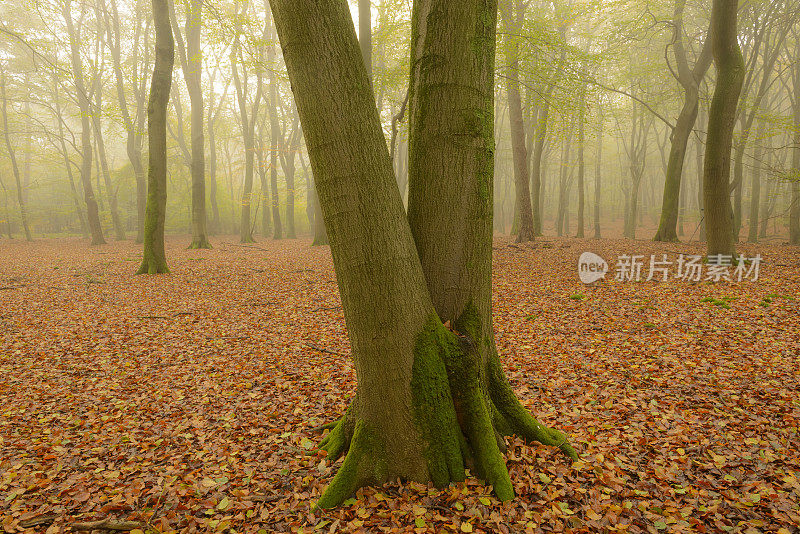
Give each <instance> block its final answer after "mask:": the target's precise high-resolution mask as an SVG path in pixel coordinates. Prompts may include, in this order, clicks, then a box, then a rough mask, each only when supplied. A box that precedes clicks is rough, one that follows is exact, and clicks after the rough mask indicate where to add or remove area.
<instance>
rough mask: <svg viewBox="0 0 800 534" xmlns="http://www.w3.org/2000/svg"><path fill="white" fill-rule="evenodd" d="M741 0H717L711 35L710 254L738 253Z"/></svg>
mask: <svg viewBox="0 0 800 534" xmlns="http://www.w3.org/2000/svg"><path fill="white" fill-rule="evenodd" d="M738 3H739V1H738V0H714V4H713V8H712V12H711V28H712V29H711V36H712V42H713V53H714V64H715V65H716V68H717V84H716V89H715V90H714V98H713V100H712V101H711V110H710V112H709V116H708V136H707V141H706V155H705V161H704V164H703V205H704V208H705V210H704V211H705V216H706V236H707V239H708V255H709V256H712V255H718V254H723V255H731V256H733V255H734V233H733V230H734V229H733V210H732V209H731V198H730V174H731V145H732V142H733V127H734V124H735V122H736V108H737V106H738V104H739V95H740V92H741V89H742V83H743V81H744V60H743V59H742V52H741V50H740V48H739V43H738V41H737V17H738V11H737V8H738Z"/></svg>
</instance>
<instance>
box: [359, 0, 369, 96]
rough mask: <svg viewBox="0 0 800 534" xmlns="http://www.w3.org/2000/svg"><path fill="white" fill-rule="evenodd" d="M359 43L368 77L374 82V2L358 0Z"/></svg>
mask: <svg viewBox="0 0 800 534" xmlns="http://www.w3.org/2000/svg"><path fill="white" fill-rule="evenodd" d="M358 45H359V48H361V57H363V58H364V65H365V66H366V67H367V77H368V78H369V83H370V84H371V83H372V2H371V1H370V0H358Z"/></svg>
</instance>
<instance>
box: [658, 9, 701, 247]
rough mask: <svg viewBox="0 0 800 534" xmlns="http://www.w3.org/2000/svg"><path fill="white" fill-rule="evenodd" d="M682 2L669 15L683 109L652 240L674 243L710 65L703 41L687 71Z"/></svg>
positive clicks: (674, 139)
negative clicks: (691, 143)
mask: <svg viewBox="0 0 800 534" xmlns="http://www.w3.org/2000/svg"><path fill="white" fill-rule="evenodd" d="M685 6H686V0H677V1H676V2H675V14H674V16H673V27H674V39H673V42H674V50H675V60H676V64H677V66H678V74H677V79H678V82H679V83H680V84H681V86H682V87H683V92H684V97H683V108H682V109H681V113H680V115H679V116H678V120H677V122H676V123H675V128H674V129H673V130H672V146H671V148H670V152H669V160H668V163H667V173H666V180H665V182H664V197H663V199H662V206H661V220H660V222H659V225H658V230H657V231H656V235H655V237H654V238H653V240H654V241H668V242H674V241H678V234H677V232H676V227H677V224H678V212H679V204H680V193H681V181H682V177H683V166H684V161H685V160H686V147H687V145H688V143H689V137H690V136H691V135H692V130H693V128H694V124H695V122H696V121H697V115H698V111H699V102H700V83H701V82H702V81H703V78H704V77H705V75H706V72H708V68H709V67H710V66H711V60H712V56H711V40H710V38H708V37H706V41H705V43H704V45H703V48H702V50H701V52H700V56H699V57H698V58H697V63H696V64H695V66H694V68H693V69H691V70H690V69H689V65H688V61H687V59H686V49H685V47H684V39H683V13H684V7H685Z"/></svg>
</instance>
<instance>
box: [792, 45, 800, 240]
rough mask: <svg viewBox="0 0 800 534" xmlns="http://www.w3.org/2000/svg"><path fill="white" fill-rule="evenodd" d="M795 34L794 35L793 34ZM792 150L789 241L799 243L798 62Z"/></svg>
mask: <svg viewBox="0 0 800 534" xmlns="http://www.w3.org/2000/svg"><path fill="white" fill-rule="evenodd" d="M795 36H796V35H795ZM793 137H794V139H793V140H794V150H792V169H794V180H793V181H792V184H791V188H792V196H791V201H790V202H791V205H790V207H789V243H790V244H792V245H800V64H795V66H794V136H793Z"/></svg>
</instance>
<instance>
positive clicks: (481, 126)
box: [271, 0, 576, 508]
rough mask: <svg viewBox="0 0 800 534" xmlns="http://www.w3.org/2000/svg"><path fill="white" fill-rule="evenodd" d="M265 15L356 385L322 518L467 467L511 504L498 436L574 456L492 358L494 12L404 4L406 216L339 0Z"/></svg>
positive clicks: (304, 1)
mask: <svg viewBox="0 0 800 534" xmlns="http://www.w3.org/2000/svg"><path fill="white" fill-rule="evenodd" d="M271 6H272V11H273V14H274V17H275V23H276V27H277V29H278V35H279V37H280V39H281V42H282V43H283V45H284V59H285V61H286V65H287V68H288V71H289V79H290V81H291V83H292V88H293V91H294V95H295V101H296V103H297V108H298V111H299V114H300V120H301V123H302V126H303V132H304V135H305V137H306V140H307V143H308V147H309V156H310V159H311V164H312V167H313V169H314V176H315V179H316V185H317V192H318V194H319V199H320V204H321V206H322V213H323V216H324V218H325V224H326V227H327V229H328V235H329V238H330V243H331V253H332V256H333V261H334V266H335V268H336V275H337V280H338V284H339V290H340V293H341V297H342V305H343V308H344V313H345V320H346V324H347V328H348V332H349V336H350V341H351V345H352V348H353V359H354V364H355V369H356V376H357V378H358V383H359V386H358V390H357V393H356V396H355V398H354V399H353V402H352V403H351V405H350V407H349V408H348V410H347V412H346V413H345V414H344V416H343V418H342V419H341V420H340V421H339V422H338V423H337V425H336V427H335V428H334V430H333V431H332V432H331V433H330V434H329V435H328V436H327V438H326V439H325V440H324V441H323V444H322V447H323V448H325V450H327V451H328V454H329V457H330V458H331V459H332V460H335V459H336V458H338V457H339V456H341V455H342V454H344V453H345V452H347V455H346V458H345V460H344V463H343V464H342V466H341V468H340V469H339V471H338V473H337V474H336V476H335V477H334V479H333V481H332V482H331V484H330V486H329V487H328V489H327V490H326V491H325V493H324V494H323V496H322V498H321V499H320V501H319V503H318V505H319V506H320V507H322V508H329V507H333V506H336V505H338V504H340V503H341V502H342V501H343V500H344V499H346V498H347V497H348V496H349V495H351V494H352V493H353V492H354V491H355V490H356V489H357V488H358V487H359V486H362V485H365V484H371V483H383V482H386V481H389V480H394V479H396V478H397V477H401V478H403V479H410V480H417V481H421V482H428V481H431V482H433V483H434V484H436V485H437V486H444V485H446V484H448V483H449V482H451V481H454V480H463V479H464V477H465V465H469V466H470V467H471V468H472V470H473V472H475V473H476V474H477V475H478V476H480V477H482V478H483V479H485V480H486V481H487V483H489V484H492V486H493V487H494V490H495V492H496V493H497V495H498V497H499V498H500V499H501V500H509V499H511V498H513V496H514V490H513V487H512V485H511V481H510V478H509V475H508V470H507V469H506V466H505V463H504V461H503V458H502V455H501V450H502V449H503V448H504V447H505V445H504V442H503V440H502V438H501V436H502V435H503V434H512V433H513V434H517V435H520V436H522V437H524V438H526V439H535V440H539V441H542V442H544V443H547V444H550V445H556V446H560V447H561V449H562V450H563V451H564V452H565V453H567V454H568V455H570V456H572V457H576V455H575V452H574V450H573V449H572V448H571V447H570V446H569V445H568V444H567V442H566V438H565V437H564V436H563V435H562V434H561V433H559V432H556V431H553V430H550V429H548V428H545V427H543V426H542V425H541V424H539V423H538V422H537V421H536V420H535V419H534V418H533V417H532V416H531V415H530V414H529V413H528V412H527V411H526V410H525V408H524V407H523V406H522V405H521V404H520V403H519V401H518V400H517V398H516V397H515V395H514V393H513V391H512V390H511V386H510V385H509V383H508V380H507V379H506V377H505V375H504V373H503V371H502V369H501V364H500V359H499V357H498V355H497V352H496V349H495V346H494V336H493V334H492V321H491V256H492V242H491V237H492V192H493V157H494V138H493V113H494V111H493V97H494V91H493V81H494V51H495V50H494V43H495V27H496V4H493V3H492V2H484V1H482V0H466V1H465V0H460V1H458V2H455V1H452V0H450V1H446V0H430V1H424V2H419V1H418V2H415V3H414V8H413V9H414V13H413V20H414V21H415V24H414V25H413V28H412V46H411V50H412V54H413V55H412V60H411V65H413V68H412V72H411V82H410V87H411V97H410V100H409V117H410V124H411V139H410V147H411V153H410V161H409V180H410V182H409V210H408V217H406V215H405V213H404V209H403V203H402V199H401V197H400V193H399V190H398V188H397V184H396V179H395V176H394V173H393V170H392V161H391V158H390V155H389V151H388V149H387V143H386V139H385V138H384V136H383V131H382V128H381V124H380V119H379V115H378V111H377V109H376V107H375V100H374V98H373V93H372V91H371V90H370V84H369V79H368V77H367V72H366V68H365V67H364V62H363V60H362V58H361V53H360V50H359V47H358V42H357V39H356V35H355V31H354V28H353V24H352V22H351V18H350V11H349V7H348V4H347V2H346V1H345V0H314V1H311V0H272V1H271ZM434 13H435V16H433V14H434ZM288 43H291V46H287V44H288ZM448 326H449V327H450V328H448Z"/></svg>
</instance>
